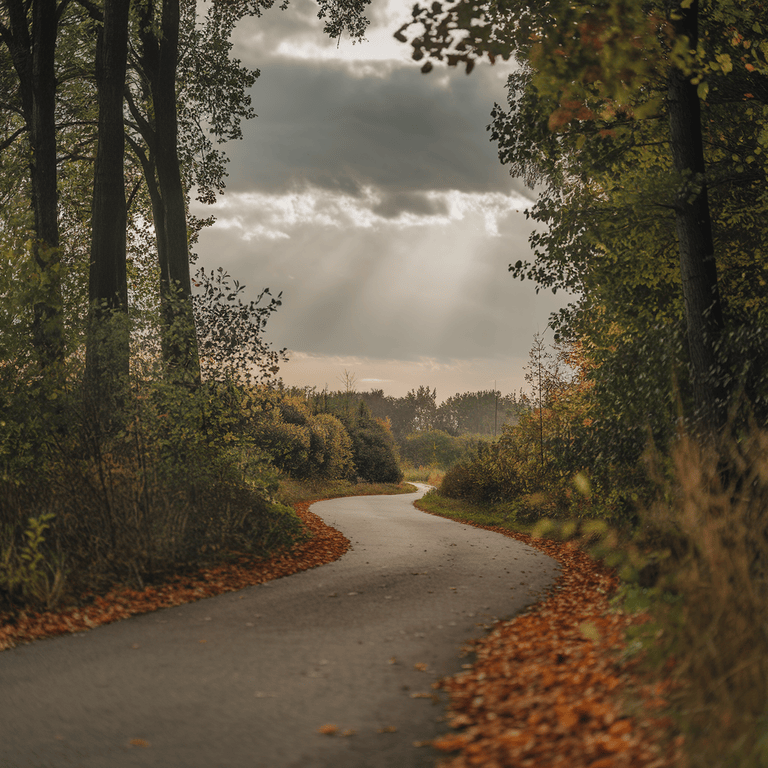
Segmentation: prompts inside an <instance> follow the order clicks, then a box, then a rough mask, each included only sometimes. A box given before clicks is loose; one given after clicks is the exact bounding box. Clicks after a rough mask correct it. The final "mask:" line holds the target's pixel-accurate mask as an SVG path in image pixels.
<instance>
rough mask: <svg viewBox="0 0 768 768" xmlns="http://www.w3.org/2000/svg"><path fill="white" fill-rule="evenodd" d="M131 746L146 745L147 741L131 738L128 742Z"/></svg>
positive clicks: (147, 744)
mask: <svg viewBox="0 0 768 768" xmlns="http://www.w3.org/2000/svg"><path fill="white" fill-rule="evenodd" d="M128 743H129V744H130V745H131V746H132V747H148V746H149V742H148V741H147V740H146V739H131V740H130V741H129V742H128Z"/></svg>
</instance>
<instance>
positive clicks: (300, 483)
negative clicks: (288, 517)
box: [278, 477, 416, 505]
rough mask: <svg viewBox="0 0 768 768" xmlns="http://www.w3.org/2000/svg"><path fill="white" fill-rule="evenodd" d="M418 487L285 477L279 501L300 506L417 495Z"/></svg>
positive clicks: (400, 484)
mask: <svg viewBox="0 0 768 768" xmlns="http://www.w3.org/2000/svg"><path fill="white" fill-rule="evenodd" d="M415 491H416V487H415V486H413V485H411V484H410V483H407V482H402V483H350V482H348V481H346V480H295V479H293V478H289V477H284V478H281V480H280V491H279V493H278V500H279V501H280V502H281V503H283V504H288V505H291V504H298V503H299V502H302V501H315V500H317V499H329V498H341V497H343V496H374V495H380V494H388V495H393V494H398V493H415Z"/></svg>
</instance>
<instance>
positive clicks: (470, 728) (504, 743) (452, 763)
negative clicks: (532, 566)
mask: <svg viewBox="0 0 768 768" xmlns="http://www.w3.org/2000/svg"><path fill="white" fill-rule="evenodd" d="M477 527H485V526H477ZM490 530H494V531H496V532H498V533H503V534H505V535H508V536H512V537H513V538H516V539H518V540H521V541H523V542H524V543H526V544H529V545H532V546H534V547H537V548H538V549H541V550H543V551H544V552H546V553H547V554H548V555H550V556H551V557H553V558H554V559H556V560H558V561H559V562H560V564H561V565H562V566H563V568H562V573H561V575H560V577H559V579H558V581H557V582H556V584H555V586H554V588H553V589H552V590H551V591H550V594H549V596H548V597H547V598H546V599H545V600H543V601H542V602H540V603H538V604H536V605H534V606H532V607H530V608H529V609H528V610H526V611H524V612H523V613H522V614H520V615H518V616H517V617H515V618H514V619H512V620H510V621H506V622H499V623H497V624H496V625H495V628H494V629H493V630H492V631H491V632H490V633H489V634H488V635H486V636H485V637H483V638H480V639H478V640H475V641H473V642H472V643H471V644H470V646H469V647H468V649H467V650H471V652H472V653H474V654H475V656H476V659H477V660H476V662H475V663H474V664H473V665H471V666H470V668H469V669H466V670H465V671H463V672H461V673H459V674H457V675H456V676H455V677H451V678H447V679H444V680H442V681H440V683H438V684H437V686H438V687H441V688H442V689H443V690H445V691H446V692H447V693H448V695H449V699H450V703H449V713H448V722H449V724H450V725H451V726H452V727H453V728H454V729H457V730H456V731H454V732H453V733H449V734H446V735H445V736H443V737H441V738H438V739H436V740H434V741H433V742H432V743H433V746H434V747H436V748H437V749H439V750H441V751H443V752H456V753H457V754H455V755H453V756H451V757H449V758H447V759H445V760H444V761H443V762H442V763H441V766H443V768H469V767H470V766H482V768H513V767H514V768H524V767H526V766H536V768H539V767H541V768H544V767H546V768H549V766H556V765H562V766H567V768H669V767H670V766H672V765H674V764H676V763H677V762H678V761H679V759H680V748H681V744H682V740H681V738H680V737H677V738H669V736H670V735H671V734H672V730H671V729H672V725H673V724H672V722H671V720H670V719H669V718H668V717H665V716H663V714H661V713H660V710H663V709H664V708H665V707H666V699H665V695H666V694H667V693H668V691H669V683H668V682H666V681H650V682H649V681H648V680H647V679H646V678H645V677H643V676H642V675H641V674H640V672H639V670H638V661H637V659H634V660H630V659H628V657H627V656H626V655H624V656H622V654H621V651H622V650H624V649H625V646H626V641H625V637H626V631H627V629H628V628H629V627H630V626H633V625H637V624H640V623H643V622H645V621H647V620H648V616H647V615H643V614H626V613H623V612H621V611H612V610H611V607H610V604H609V602H608V595H610V594H611V593H613V592H615V590H616V588H617V587H618V579H617V577H616V575H615V573H614V572H613V571H611V570H609V569H607V568H605V567H603V566H602V565H601V564H599V563H597V562H595V561H594V560H592V559H591V558H590V557H589V556H588V555H587V554H586V553H585V552H583V551H582V550H580V549H579V548H578V547H577V546H576V545H575V544H574V543H573V542H566V543H563V542H555V541H546V540H540V539H532V538H531V537H530V536H526V535H525V534H516V533H511V532H509V531H507V530H505V529H501V528H490ZM631 701H635V702H639V704H640V706H636V707H635V711H630V708H629V707H628V706H627V705H628V704H629V703H630V702H631Z"/></svg>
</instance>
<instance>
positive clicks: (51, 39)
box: [0, 0, 64, 367]
mask: <svg viewBox="0 0 768 768" xmlns="http://www.w3.org/2000/svg"><path fill="white" fill-rule="evenodd" d="M3 2H4V5H5V8H6V11H7V13H8V23H9V26H8V27H7V28H6V27H1V28H0V35H1V36H2V39H3V41H4V42H5V44H6V45H7V46H8V50H9V52H10V54H11V59H12V61H13V66H14V69H15V70H16V75H17V77H18V78H19V91H20V95H21V103H22V111H23V113H24V121H25V122H26V125H27V130H28V132H29V152H30V159H29V169H30V180H31V184H32V197H31V204H32V210H33V213H34V226H35V241H34V256H35V259H36V261H37V264H38V266H39V268H40V269H41V271H42V272H43V274H44V275H45V281H44V286H45V288H44V291H43V293H42V295H41V296H40V297H39V299H38V300H37V301H36V303H35V306H34V321H33V341H34V344H35V347H36V349H37V351H38V359H39V360H40V364H41V365H42V366H43V367H47V366H49V365H51V364H52V363H57V362H61V361H63V359H64V327H63V318H62V299H61V274H60V266H59V250H58V249H59V223H58V189H57V166H56V69H55V55H56V35H57V31H58V23H59V21H58V15H59V12H60V11H61V10H62V7H61V6H60V7H59V8H57V7H56V0H33V2H32V23H31V28H30V23H29V20H28V16H27V8H26V6H25V4H24V2H22V0H3Z"/></svg>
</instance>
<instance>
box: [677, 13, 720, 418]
mask: <svg viewBox="0 0 768 768" xmlns="http://www.w3.org/2000/svg"><path fill="white" fill-rule="evenodd" d="M698 5H699V4H698V0H694V1H693V3H692V4H691V6H690V7H689V8H682V7H681V4H680V2H676V3H674V4H673V6H674V10H675V16H677V17H679V18H678V19H676V20H675V22H674V24H675V30H676V32H677V34H678V35H679V36H681V35H684V36H686V37H687V38H688V40H689V43H690V48H691V49H695V48H696V44H697V41H698ZM667 101H668V108H669V125H670V142H671V149H672V157H673V160H674V164H675V169H676V170H677V171H678V173H680V174H681V176H682V187H681V189H680V191H679V193H678V195H677V200H676V208H675V211H676V227H677V237H678V245H679V255H680V274H681V278H682V286H683V298H684V300H685V320H686V326H687V334H688V347H689V353H690V362H691V372H692V378H693V393H694V399H695V403H696V407H697V410H698V411H699V413H700V415H701V417H702V419H703V421H704V423H705V425H706V427H707V428H708V429H709V430H710V431H717V430H718V429H719V428H720V427H722V426H723V423H724V419H725V407H724V393H723V392H722V391H721V388H720V387H718V386H717V385H716V383H715V382H714V381H713V379H712V374H713V372H714V371H715V369H716V358H715V343H716V342H717V340H718V338H719V336H720V334H721V333H722V330H723V327H724V321H723V312H722V305H721V302H720V293H719V290H718V282H717V266H716V263H715V249H714V243H713V238H712V220H711V216H710V211H709V201H708V196H707V183H706V177H705V171H706V169H705V165H704V148H703V141H702V132H701V105H700V103H699V97H698V93H697V89H696V86H695V85H693V83H691V80H690V77H689V76H687V75H686V74H685V73H684V72H683V71H682V70H680V69H679V68H678V67H672V68H671V70H670V74H669V90H668V95H667Z"/></svg>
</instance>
